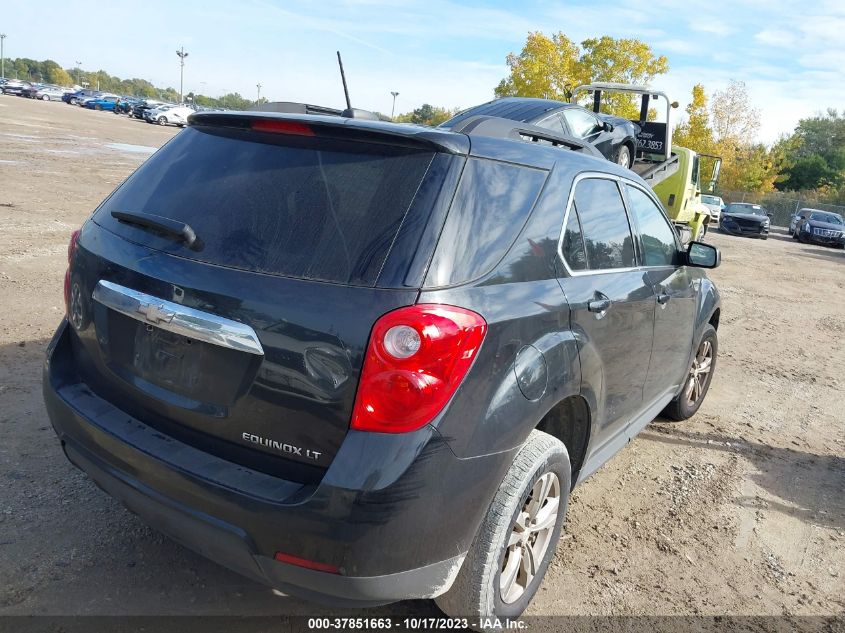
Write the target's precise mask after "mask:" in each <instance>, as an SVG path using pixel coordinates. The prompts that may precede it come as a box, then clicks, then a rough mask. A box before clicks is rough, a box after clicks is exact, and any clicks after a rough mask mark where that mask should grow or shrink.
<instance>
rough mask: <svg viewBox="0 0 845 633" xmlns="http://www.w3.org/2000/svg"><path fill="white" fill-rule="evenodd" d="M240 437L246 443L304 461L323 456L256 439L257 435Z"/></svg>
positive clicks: (249, 434) (291, 446)
mask: <svg viewBox="0 0 845 633" xmlns="http://www.w3.org/2000/svg"><path fill="white" fill-rule="evenodd" d="M241 437H242V438H243V439H244V440H246V441H247V442H252V443H253V444H258V445H259V446H266V447H268V448H275V449H276V450H277V451H280V452H282V453H288V454H289V455H296V456H297V457H305V458H306V459H320V455H322V454H323V453H321V452H320V451H312V450H311V449H310V448H305V449H302V448H300V447H299V446H294V445H292V444H284V443H282V442H277V441H276V440H268V439H267V438H264V437H258V436H257V435H253V434H251V433H242V434H241Z"/></svg>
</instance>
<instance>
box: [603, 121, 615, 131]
mask: <svg viewBox="0 0 845 633" xmlns="http://www.w3.org/2000/svg"><path fill="white" fill-rule="evenodd" d="M601 129H603V130H604V131H605V132H612V131H613V123H610V122H609V121H605V122H604V123H603V124H602V126H601Z"/></svg>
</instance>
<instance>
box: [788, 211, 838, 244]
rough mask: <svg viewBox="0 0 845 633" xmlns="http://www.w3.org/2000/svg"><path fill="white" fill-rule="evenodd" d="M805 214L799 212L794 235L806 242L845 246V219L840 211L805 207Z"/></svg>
mask: <svg viewBox="0 0 845 633" xmlns="http://www.w3.org/2000/svg"><path fill="white" fill-rule="evenodd" d="M804 211H809V213H807V214H805V215H800V214H799V219H798V222H797V224H796V226H795V229H794V231H793V232H792V237H794V238H795V239H796V240H799V241H801V242H803V243H805V244H811V243H812V244H824V245H825V246H835V247H837V248H845V220H843V219H842V216H841V215H839V214H838V213H833V212H831V211H819V210H818V209H804Z"/></svg>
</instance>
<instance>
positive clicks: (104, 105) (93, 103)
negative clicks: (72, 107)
mask: <svg viewBox="0 0 845 633" xmlns="http://www.w3.org/2000/svg"><path fill="white" fill-rule="evenodd" d="M117 100H118V97H117V96H116V95H114V96H104V97H95V98H93V99H85V101H84V102H83V106H84V107H86V108H89V109H91V110H113V109H114V106H115V105H116V104H117Z"/></svg>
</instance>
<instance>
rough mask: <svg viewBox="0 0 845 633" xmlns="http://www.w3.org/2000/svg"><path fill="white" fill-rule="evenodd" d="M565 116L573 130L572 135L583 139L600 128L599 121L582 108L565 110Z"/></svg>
mask: <svg viewBox="0 0 845 633" xmlns="http://www.w3.org/2000/svg"><path fill="white" fill-rule="evenodd" d="M563 116H564V118H565V119H566V122H567V124H568V125H569V129H571V130H572V134H574V135H575V136H578V137H581V138H583V137H585V136H589V135H590V134H592V133H593V132H595V131H596V128H597V127H598V123H599V122H598V119H596V117H594V116H593V115H592V114H590V113H589V112H587V111H586V110H581V109H580V108H571V109H568V110H563Z"/></svg>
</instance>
